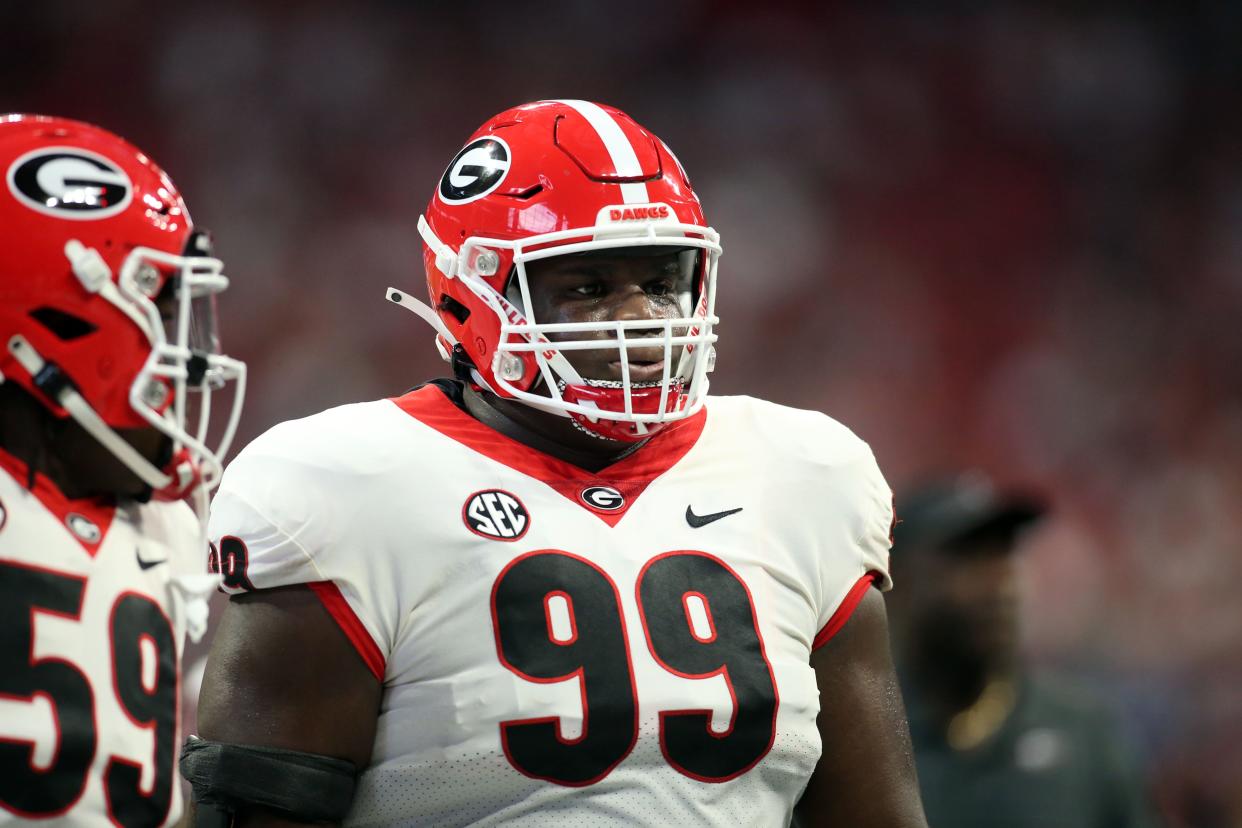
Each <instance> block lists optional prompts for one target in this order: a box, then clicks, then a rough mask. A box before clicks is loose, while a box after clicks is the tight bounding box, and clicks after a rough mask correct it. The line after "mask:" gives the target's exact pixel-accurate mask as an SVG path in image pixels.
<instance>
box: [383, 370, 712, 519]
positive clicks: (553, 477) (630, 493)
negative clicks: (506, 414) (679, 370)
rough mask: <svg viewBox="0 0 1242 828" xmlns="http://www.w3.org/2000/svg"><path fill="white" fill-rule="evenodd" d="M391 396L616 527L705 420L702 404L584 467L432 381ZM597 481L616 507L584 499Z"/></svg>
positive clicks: (447, 432)
mask: <svg viewBox="0 0 1242 828" xmlns="http://www.w3.org/2000/svg"><path fill="white" fill-rule="evenodd" d="M391 401H392V402H393V403H394V404H396V406H397V407H398V408H400V409H401V410H402V411H404V412H405V413H406V414H409V415H410V416H411V417H413V418H414V419H416V420H418V421H419V422H421V423H422V424H423V425H426V426H428V427H429V428H433V429H435V430H436V431H438V432H440V433H441V434H443V435H444V436H446V437H448V438H450V439H452V440H455V441H457V442H458V443H461V444H462V445H464V446H466V447H467V448H470V449H473V450H474V451H477V452H478V453H479V454H482V455H484V456H485V457H488V458H490V459H492V460H495V461H496V462H497V463H501V464H503V465H505V466H508V467H509V468H511V469H514V470H516V471H519V472H521V473H522V474H525V475H527V476H529V477H533V478H535V479H537V480H540V481H542V482H543V483H546V484H547V485H548V486H550V487H552V488H553V489H555V490H556V491H558V492H560V493H561V494H562V495H564V496H565V497H567V498H568V499H570V500H572V501H573V502H574V503H577V504H578V505H579V506H581V507H582V508H583V509H586V510H587V511H588V512H590V513H591V514H593V515H595V516H596V517H598V518H599V519H600V520H602V521H604V523H607V524H608V525H609V526H616V525H617V523H618V522H619V521H620V520H621V518H623V517H625V514H626V512H628V511H629V508H630V507H631V506H633V505H634V502H635V501H636V500H638V497H639V495H641V494H642V493H643V491H644V490H646V488H647V487H648V486H649V485H650V484H651V482H652V481H653V480H655V479H656V478H657V477H659V476H660V475H662V474H664V473H665V472H667V471H668V470H669V469H671V468H672V467H673V466H675V465H676V464H677V462H678V461H679V460H681V458H682V457H684V456H685V455H686V453H687V452H688V451H690V449H691V448H692V447H693V446H694V444H695V443H696V442H698V439H699V435H701V434H702V433H703V426H704V424H705V423H706V422H707V409H706V408H704V409H703V410H701V411H699V412H698V413H697V414H695V415H694V416H692V417H688V418H687V419H685V420H681V421H678V422H675V423H671V424H670V425H669V426H668V427H667V428H665V429H663V430H662V431H660V432H659V433H658V434H656V435H655V436H654V437H652V438H651V439H650V440H648V441H647V442H646V443H645V444H644V445H643V446H642V447H641V448H639V449H638V450H637V451H634V452H631V453H629V454H627V455H626V456H624V457H622V458H621V459H620V460H618V461H617V462H615V463H613V464H612V465H610V466H606V467H604V468H602V469H600V470H599V471H588V470H587V469H583V468H580V467H578V466H575V465H573V464H572V463H568V462H566V461H564V460H561V459H560V458H558V457H553V456H552V455H550V454H545V453H544V452H541V451H539V450H537V449H534V448H531V447H530V446H528V445H526V444H525V443H521V442H518V441H517V440H514V439H512V438H511V437H507V436H506V435H504V434H501V433H500V432H499V431H496V430H495V429H494V428H492V427H490V426H487V425H484V424H483V423H481V422H479V421H478V420H476V419H475V418H474V417H472V416H471V415H470V414H468V413H467V412H465V411H463V410H461V409H460V408H458V407H457V405H455V404H454V403H453V401H452V400H451V399H449V397H448V396H447V395H446V394H445V392H444V390H443V389H441V388H440V387H439V386H438V385H436V384H434V383H428V384H427V385H424V386H421V387H419V388H416V389H414V390H413V391H410V392H409V393H407V394H405V395H403V396H401V397H394V398H392V400H391ZM596 486H606V487H609V488H612V489H615V490H616V491H617V492H619V493H620V494H621V497H622V498H623V503H622V505H621V507H620V508H616V509H612V510H609V511H605V510H603V509H599V508H596V507H595V506H593V505H591V504H590V502H589V501H587V500H585V499H584V498H583V493H584V492H586V491H587V490H588V489H591V488H592V487H596Z"/></svg>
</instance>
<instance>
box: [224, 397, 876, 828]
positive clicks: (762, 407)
mask: <svg viewBox="0 0 1242 828" xmlns="http://www.w3.org/2000/svg"><path fill="white" fill-rule="evenodd" d="M457 393H459V392H457V389H456V388H455V387H452V386H450V385H449V384H447V383H443V384H439V383H437V384H429V385H426V386H423V387H421V388H419V389H417V390H415V391H413V392H411V393H409V394H407V395H405V396H403V397H401V398H398V399H396V400H382V401H378V402H370V403H363V404H358V405H349V406H344V407H341V408H336V409H332V410H330V411H326V412H323V413H321V414H318V415H316V416H313V417H309V418H306V419H303V420H297V421H293V422H288V423H284V424H282V425H279V426H277V427H275V428H273V429H272V430H271V431H269V432H268V433H266V434H265V435H263V436H262V437H260V438H259V439H258V440H256V441H255V442H254V443H252V444H251V445H250V446H249V447H247V448H246V449H245V451H243V452H242V453H241V454H240V455H239V456H238V458H237V459H236V460H235V461H234V462H233V463H232V465H231V466H230V467H229V469H228V471H227V472H226V473H225V476H224V481H223V484H222V486H221V489H220V492H219V494H218V495H217V496H216V499H215V503H214V504H213V507H212V517H211V522H210V531H209V534H210V535H211V538H212V539H213V546H214V547H215V551H214V552H213V555H214V556H215V560H216V563H217V566H218V567H219V568H220V569H221V570H222V574H223V580H224V583H225V587H226V589H228V590H229V591H232V592H238V591H242V590H247V589H263V588H267V587H275V586H280V585H286V584H297V583H308V584H311V585H312V588H313V589H314V590H315V591H316V592H317V593H318V594H319V595H320V597H321V598H322V600H323V602H324V604H325V606H326V607H327V609H328V610H329V611H330V612H331V613H332V615H333V616H334V617H335V618H336V620H337V621H338V623H339V624H340V626H341V628H342V629H343V630H344V631H345V633H346V635H347V636H348V637H349V638H350V640H351V641H352V642H353V643H354V645H355V646H356V648H357V650H358V652H359V655H360V656H361V657H362V658H363V660H364V661H365V663H366V664H367V665H368V666H369V667H370V669H371V670H372V672H373V673H374V674H375V675H376V677H377V678H378V679H380V680H381V681H382V682H383V700H382V704H381V709H380V714H379V724H378V731H377V736H376V740H375V748H374V753H373V756H372V760H371V765H370V767H369V768H367V770H366V772H365V773H364V774H363V775H362V777H361V779H360V781H359V787H358V791H357V797H356V799H355V801H354V805H353V809H352V811H351V813H350V816H349V818H348V819H347V820H346V824H348V825H368V826H372V825H373V826H405V825H410V826H413V825H419V826H422V825H430V826H457V825H489V826H491V825H530V826H549V825H565V826H586V825H616V826H634V825H729V826H736V825H762V826H767V825H776V826H778V825H786V824H788V822H789V820H790V816H791V812H792V808H793V806H794V804H795V802H796V801H797V799H798V797H799V796H800V795H801V792H802V790H803V788H804V787H805V785H806V782H807V779H808V778H809V776H810V774H811V771H812V770H813V769H814V767H815V764H816V761H817V760H818V757H819V754H820V742H819V735H818V731H817V729H816V726H815V717H816V714H817V712H818V710H819V704H818V693H817V689H816V681H815V674H814V671H813V670H812V669H811V667H810V665H809V660H810V655H811V651H812V650H813V649H814V648H815V647H816V646H817V645H819V644H822V643H823V642H824V641H826V640H827V638H828V637H829V636H830V635H831V634H832V633H833V632H834V631H835V630H836V629H837V628H839V627H840V626H841V625H842V624H843V623H844V622H845V620H846V618H848V616H849V613H850V611H851V610H852V609H853V608H854V606H855V605H856V604H857V602H858V600H859V599H860V598H861V597H862V595H863V593H864V592H865V590H866V588H867V585H868V584H870V583H872V581H873V580H874V581H875V582H876V583H877V584H878V585H880V586H881V587H883V588H887V587H888V586H889V579H888V574H887V569H888V547H889V534H890V529H891V523H892V496H891V493H890V492H889V489H888V486H887V485H886V484H885V482H884V479H883V477H882V476H881V475H880V472H879V469H878V468H877V467H876V463H875V460H874V458H873V457H872V453H871V450H870V449H869V448H868V447H867V445H866V444H865V443H863V442H862V441H861V440H859V439H858V438H857V437H855V436H854V435H853V434H851V433H850V432H849V431H848V430H847V429H846V428H845V427H843V426H841V425H839V424H838V423H836V422H834V421H833V420H830V419H829V418H827V417H825V416H824V415H822V414H818V413H813V412H807V411H798V410H794V409H790V408H784V407H781V406H778V405H774V404H771V403H766V402H762V401H759V400H755V399H751V398H747V397H719V398H716V397H714V398H711V399H710V400H709V402H708V405H707V407H706V409H705V410H704V411H703V412H701V413H700V414H698V415H696V416H695V417H693V418H691V419H688V420H685V421H683V422H680V423H677V424H675V425H672V426H670V427H669V428H667V429H665V430H664V431H662V432H660V433H659V434H658V435H656V436H655V437H654V438H652V439H651V440H650V441H649V442H648V443H647V444H646V445H644V446H643V447H642V448H641V449H639V450H638V451H635V452H633V453H631V454H630V455H628V456H626V457H625V458H623V459H622V460H620V461H619V462H617V463H615V464H614V465H612V466H609V467H608V468H606V469H604V470H602V471H600V472H597V473H593V472H589V471H585V470H583V469H580V468H577V467H575V466H572V465H570V464H568V463H565V462H563V461H561V460H558V459H555V458H553V457H550V456H548V455H545V454H542V453H540V452H538V451H536V450H534V449H532V448H530V447H528V446H525V445H523V444H521V443H518V442H516V441H514V440H511V439H509V438H507V437H505V436H503V435H501V434H499V433H497V432H496V431H494V430H492V429H491V428H489V427H487V426H485V425H483V424H482V423H480V422H478V421H477V420H475V419H474V418H472V417H471V416H470V415H469V414H467V413H465V412H464V411H463V410H462V409H461V408H459V407H458V405H456V404H455V403H454V401H453V399H452V398H451V397H453V396H456V395H457Z"/></svg>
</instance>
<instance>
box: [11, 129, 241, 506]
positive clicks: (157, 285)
mask: <svg viewBox="0 0 1242 828" xmlns="http://www.w3.org/2000/svg"><path fill="white" fill-rule="evenodd" d="M0 170H3V171H4V179H5V187H4V189H3V191H2V192H0V251H2V252H0V342H3V350H2V352H0V381H8V382H16V383H17V384H18V385H21V386H22V387H23V388H25V389H26V390H27V391H28V392H30V393H31V394H32V395H33V396H34V397H35V398H36V399H38V400H39V401H40V402H42V403H43V404H44V405H45V406H46V407H47V408H48V409H50V410H51V411H52V413H53V414H54V415H55V416H57V417H62V418H63V417H72V418H73V419H74V420H75V421H77V422H78V423H79V424H80V425H81V426H82V427H83V428H84V429H86V431H87V432H89V433H90V434H91V435H92V436H93V437H94V438H95V439H97V440H99V442H100V443H102V444H103V445H104V446H105V447H107V448H108V449H109V450H110V451H111V452H112V453H113V454H114V455H115V456H116V457H117V458H118V459H120V460H121V461H122V462H123V463H124V464H125V465H126V466H127V467H129V469H130V470H132V471H133V472H134V474H136V475H137V476H138V477H139V478H140V479H142V480H143V481H144V482H145V483H147V484H148V485H149V486H151V488H152V490H153V491H154V492H155V494H156V495H157V496H159V497H162V498H167V499H172V498H178V497H184V496H186V495H187V494H189V493H190V492H192V491H195V492H199V493H202V492H205V491H207V490H209V489H210V488H211V486H213V485H214V484H215V483H216V482H217V481H218V480H219V477H220V472H221V457H222V455H223V454H224V452H225V451H227V450H228V445H229V442H230V441H231V439H232V437H233V432H234V431H235V430H236V427H237V420H238V417H239V416H240V413H241V405H242V399H243V395H244V387H245V376H246V368H245V365H244V364H243V363H241V362H239V361H237V360H235V359H230V358H229V357H227V356H223V355H221V354H220V353H219V340H218V338H217V336H216V329H215V295H216V294H217V293H219V292H221V291H223V290H224V289H225V288H226V287H228V279H227V278H226V277H225V276H224V275H223V274H222V273H221V264H220V261H219V259H215V258H212V257H211V256H210V255H209V254H210V240H209V239H208V237H207V235H206V234H205V233H203V232H201V231H197V230H195V229H194V225H193V223H192V222H191V221H190V216H189V213H187V212H186V207H185V204H184V203H183V202H182V200H181V195H180V193H178V192H177V188H176V187H175V186H173V183H172V182H171V181H170V180H169V178H168V176H167V175H165V173H164V172H163V170H161V169H160V168H159V167H157V166H156V165H155V164H153V163H152V162H151V161H150V159H148V158H147V157H146V156H145V155H143V154H142V153H141V152H139V151H138V149H136V148H135V147H133V146H132V145H130V144H129V143H127V142H126V141H124V140H122V139H121V138H119V137H117V136H115V135H113V134H112V133H110V132H107V131H105V130H103V129H100V128H98V127H95V126H91V125H90V124H84V123H80V122H77V121H69V120H64V119H60V118H48V117H43V116H37V115H5V116H0ZM229 381H233V382H236V383H237V386H236V391H235V393H234V395H233V404H232V410H231V411H230V412H229V416H228V421H227V424H226V426H225V428H224V433H223V435H222V436H220V438H219V439H218V441H217V442H216V445H215V447H214V448H209V447H208V446H207V440H208V433H207V430H208V420H209V416H210V413H211V395H212V391H213V390H219V389H220V388H221V387H222V386H223V385H224V384H225V383H226V382H229ZM190 392H197V393H195V394H193V397H191V394H190ZM191 399H193V401H194V403H195V404H191ZM187 419H190V420H193V422H192V423H187ZM148 426H153V427H155V428H156V429H158V430H160V431H161V432H163V433H164V434H166V435H168V436H169V437H170V438H171V439H172V441H173V454H172V460H171V461H170V462H169V463H168V464H167V465H166V466H164V467H163V468H158V467H157V466H156V465H154V464H153V463H151V462H150V461H149V460H147V459H146V458H145V457H143V456H142V455H141V454H139V453H138V452H137V451H136V450H135V449H134V448H133V447H132V446H130V444H129V443H127V442H126V441H125V440H124V439H122V438H121V436H120V435H118V434H117V432H116V429H120V428H141V427H148Z"/></svg>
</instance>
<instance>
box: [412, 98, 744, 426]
mask: <svg viewBox="0 0 1242 828" xmlns="http://www.w3.org/2000/svg"><path fill="white" fill-rule="evenodd" d="M419 232H420V234H421V235H422V238H423V242H424V259H425V265H426V272H427V283H428V287H429V289H430V293H431V306H432V308H434V312H432V311H431V310H430V309H428V308H427V307H425V306H423V305H422V303H420V302H418V301H417V300H414V299H411V298H410V297H409V296H407V295H404V294H402V293H401V292H399V291H390V292H389V298H390V299H391V300H392V301H395V302H398V303H399V304H402V305H404V306H406V307H408V308H410V309H411V310H414V311H415V312H417V313H419V314H420V315H421V316H423V317H424V318H425V319H427V320H428V321H429V322H430V323H431V324H432V325H433V326H434V327H435V328H436V330H437V332H438V334H439V335H438V336H437V343H438V344H439V346H440V350H441V353H442V354H443V355H445V357H446V358H448V355H449V351H450V349H454V348H455V352H456V354H457V355H458V356H459V358H462V359H464V360H468V364H469V368H470V371H471V378H472V379H473V381H474V382H476V383H477V384H478V385H480V386H482V387H484V388H486V389H488V390H490V391H492V392H494V393H496V394H498V395H500V396H502V397H506V398H509V399H514V400H518V401H521V402H523V403H526V404H528V405H531V406H534V407H536V408H540V409H543V410H546V411H552V412H555V413H558V414H562V415H565V416H569V417H572V418H573V419H574V420H575V421H576V422H577V423H578V424H579V425H581V426H582V427H583V428H585V429H587V430H588V431H590V432H592V433H595V434H597V435H599V436H602V437H607V438H610V439H617V440H639V439H643V438H645V437H647V436H649V435H651V434H652V433H654V432H655V431H656V430H658V429H659V428H661V427H663V425H664V424H666V423H668V422H671V421H674V420H678V419H682V418H684V417H687V416H690V415H691V414H693V413H695V412H696V411H698V410H699V408H701V407H702V405H703V401H704V398H705V396H706V394H707V387H708V380H707V373H708V372H709V371H710V370H711V368H712V362H713V360H714V349H713V343H714V342H715V341H716V335H715V334H714V333H713V328H714V326H715V324H716V322H717V319H716V317H715V316H714V314H713V307H714V304H715V284H716V263H717V260H718V258H719V256H720V251H721V249H720V243H719V235H718V234H717V233H716V232H715V231H714V230H712V229H711V228H710V227H709V226H707V222H706V220H705V219H704V216H703V209H702V206H701V204H700V203H699V199H698V197H697V196H696V195H695V194H694V190H693V189H691V187H690V182H689V180H688V178H687V177H686V173H685V170H683V169H682V167H681V164H680V163H679V162H678V160H677V159H676V157H675V156H674V155H673V153H672V151H671V150H669V148H668V146H667V145H665V143H664V142H663V141H661V140H660V139H659V138H657V137H656V136H655V135H653V134H652V133H651V132H649V131H648V130H646V129H644V128H643V127H642V126H639V125H638V124H637V123H635V122H634V121H633V120H632V119H631V118H630V117H629V116H628V115H626V114H624V113H622V112H620V111H618V110H616V109H613V108H612V107H608V106H602V105H600V104H595V103H590V102H587V101H577V100H563V101H539V102H536V103H531V104H526V105H523V106H519V107H515V108H513V109H510V110H507V111H505V112H502V113H500V114H499V115H497V116H495V117H494V118H492V119H490V120H489V121H488V122H487V123H485V124H484V125H483V126H481V127H480V128H479V129H478V130H477V131H476V132H475V133H474V135H472V136H471V137H470V139H469V140H468V141H467V142H466V145H465V146H464V147H463V148H462V149H461V151H460V152H458V153H457V155H456V156H455V157H454V158H453V160H452V162H451V163H450V164H449V166H448V169H447V170H445V172H444V175H443V177H442V178H441V179H440V182H439V186H438V187H437V189H436V192H435V194H434V195H433V196H432V198H431V202H430V203H429V204H428V205H427V211H426V214H425V215H424V216H423V217H420V219H419ZM635 247H658V248H661V249H665V250H677V251H686V252H687V255H685V256H684V257H683V260H684V261H685V263H686V264H685V267H686V269H687V270H688V271H689V272H688V274H687V275H688V277H689V278H687V279H686V286H687V290H686V291H685V294H684V295H683V296H682V297H681V298H682V315H681V317H679V318H676V319H660V320H631V321H606V322H602V323H587V322H584V323H558V324H549V323H547V322H544V321H541V320H539V319H536V318H534V316H533V314H532V306H531V302H530V288H529V285H528V283H527V272H526V264H527V263H528V262H531V261H535V260H538V259H543V258H549V257H552V256H561V255H567V254H573V253H586V252H592V251H603V250H616V249H621V248H635ZM576 333H580V334H583V336H582V338H573V336H572V335H573V334H576ZM601 333H603V334H606V335H607V336H606V337H605V338H604V339H600V338H599V337H600V334H601ZM549 334H551V335H552V336H551V337H550V336H549ZM640 337H641V338H642V341H643V347H645V348H650V347H651V346H652V344H653V343H654V344H657V345H658V344H661V343H662V344H663V347H664V351H665V352H664V359H663V364H664V373H663V377H662V378H661V379H659V380H657V381H649V382H637V381H631V380H630V378H629V372H628V368H625V367H623V379H622V380H621V381H620V382H615V381H605V380H597V379H592V378H589V377H587V378H584V377H581V376H579V374H578V372H577V371H576V370H575V369H574V368H573V366H572V365H570V363H569V361H568V360H567V359H566V358H565V356H564V352H565V351H568V350H573V349H585V348H609V349H615V350H616V351H617V352H618V354H619V355H618V361H619V362H620V363H621V365H622V366H627V365H628V360H627V359H626V349H627V348H628V347H636V340H638V338H640Z"/></svg>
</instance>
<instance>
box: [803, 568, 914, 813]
mask: <svg viewBox="0 0 1242 828" xmlns="http://www.w3.org/2000/svg"><path fill="white" fill-rule="evenodd" d="M811 666H812V667H813V668H815V678H816V681H817V683H818V685H819V718H818V720H817V724H818V726H819V736H820V740H821V741H822V742H823V753H822V755H821V756H820V760H819V764H818V765H817V766H816V767H815V772H814V773H813V774H812V775H811V781H810V782H809V783H808V784H807V788H806V792H805V793H804V794H803V796H802V800H801V801H800V802H799V803H798V809H797V815H798V823H799V825H801V826H803V828H813V826H819V825H849V826H851V828H926V826H927V818H926V817H925V816H924V815H923V804H922V801H921V800H920V798H919V788H918V779H917V777H916V775H915V770H914V755H913V751H912V749H911V747H910V731H909V728H908V726H907V724H906V716H905V709H904V707H903V705H902V702H901V692H900V691H899V690H898V687H897V678H896V673H895V672H894V670H893V661H892V656H891V655H890V653H889V644H888V616H887V614H886V612H885V610H884V598H883V596H882V595H881V594H880V592H879V591H878V590H875V589H869V590H867V594H866V595H865V596H864V597H863V599H862V601H860V602H859V604H858V607H857V608H856V609H855V610H854V612H853V614H852V615H851V617H850V619H849V621H848V622H847V623H846V624H845V626H844V627H843V628H842V629H841V630H840V631H839V632H838V633H837V634H836V635H834V636H833V637H832V638H830V639H829V640H828V642H827V643H826V644H824V645H823V646H822V647H820V648H819V649H818V650H816V651H815V652H813V653H812V654H811Z"/></svg>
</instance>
